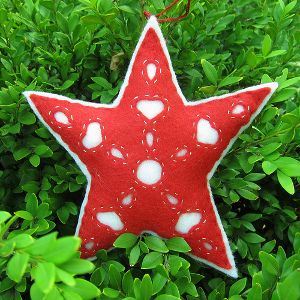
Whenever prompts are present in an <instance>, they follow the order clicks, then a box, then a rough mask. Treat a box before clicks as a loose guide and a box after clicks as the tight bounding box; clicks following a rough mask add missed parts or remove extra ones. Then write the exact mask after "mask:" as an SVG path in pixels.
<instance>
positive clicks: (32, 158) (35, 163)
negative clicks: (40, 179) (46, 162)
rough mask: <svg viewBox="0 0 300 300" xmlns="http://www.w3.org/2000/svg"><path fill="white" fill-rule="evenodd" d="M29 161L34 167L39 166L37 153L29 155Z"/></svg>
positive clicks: (39, 160)
mask: <svg viewBox="0 0 300 300" xmlns="http://www.w3.org/2000/svg"><path fill="white" fill-rule="evenodd" d="M29 162H30V163H31V164H32V165H33V166H34V167H35V168H36V167H38V166H39V164H40V162H41V159H40V157H39V156H38V155H36V154H34V155H32V156H30V158H29Z"/></svg>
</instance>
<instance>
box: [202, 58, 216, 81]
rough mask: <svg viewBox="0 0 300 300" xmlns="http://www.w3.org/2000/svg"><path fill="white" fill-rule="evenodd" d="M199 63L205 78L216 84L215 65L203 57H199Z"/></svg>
mask: <svg viewBox="0 0 300 300" xmlns="http://www.w3.org/2000/svg"><path fill="white" fill-rule="evenodd" d="M201 64H202V67H203V70H204V73H205V75H206V77H207V79H208V80H209V81H210V82H211V83H212V84H214V85H217V81H218V73H217V70H216V69H215V67H214V66H213V65H212V64H211V63H210V62H208V61H207V60H205V59H201Z"/></svg>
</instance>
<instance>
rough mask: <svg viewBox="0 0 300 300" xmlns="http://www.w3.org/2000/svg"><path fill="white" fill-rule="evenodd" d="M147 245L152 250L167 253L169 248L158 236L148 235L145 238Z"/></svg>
mask: <svg viewBox="0 0 300 300" xmlns="http://www.w3.org/2000/svg"><path fill="white" fill-rule="evenodd" d="M144 240H145V243H146V245H147V247H148V248H149V249H151V250H154V251H157V252H162V253H167V252H168V251H169V249H168V248H167V246H166V244H165V242H164V241H163V240H162V239H161V238H159V237H156V236H146V237H145V238H144Z"/></svg>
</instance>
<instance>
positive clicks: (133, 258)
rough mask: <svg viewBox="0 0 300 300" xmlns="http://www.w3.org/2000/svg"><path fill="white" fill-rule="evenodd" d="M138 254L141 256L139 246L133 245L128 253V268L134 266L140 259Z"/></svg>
mask: <svg viewBox="0 0 300 300" xmlns="http://www.w3.org/2000/svg"><path fill="white" fill-rule="evenodd" d="M140 254H141V250H140V247H139V245H135V246H134V247H133V248H132V249H131V251H130V254H129V265H130V266H134V265H135V264H136V263H137V261H138V259H139V257H140Z"/></svg>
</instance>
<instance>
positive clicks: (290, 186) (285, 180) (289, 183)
mask: <svg viewBox="0 0 300 300" xmlns="http://www.w3.org/2000/svg"><path fill="white" fill-rule="evenodd" d="M277 178H278V181H279V183H280V185H281V186H282V187H283V188H284V189H285V190H286V191H287V192H288V193H289V194H291V195H294V194H295V187H294V183H293V180H292V179H291V178H290V177H289V176H287V175H285V174H284V173H282V172H281V171H279V170H277Z"/></svg>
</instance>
